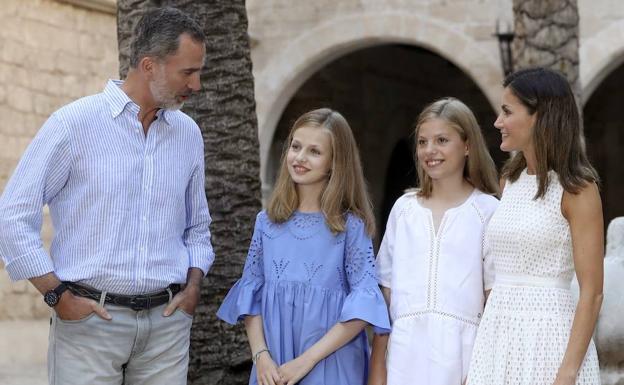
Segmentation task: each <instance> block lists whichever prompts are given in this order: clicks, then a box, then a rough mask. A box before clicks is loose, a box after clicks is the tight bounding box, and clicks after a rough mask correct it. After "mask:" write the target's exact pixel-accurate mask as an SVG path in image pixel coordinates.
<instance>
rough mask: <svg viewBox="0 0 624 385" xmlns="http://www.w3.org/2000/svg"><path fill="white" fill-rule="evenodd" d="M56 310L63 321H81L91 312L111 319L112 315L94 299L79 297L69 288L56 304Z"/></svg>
mask: <svg viewBox="0 0 624 385" xmlns="http://www.w3.org/2000/svg"><path fill="white" fill-rule="evenodd" d="M54 311H55V312H56V314H57V315H58V317H59V318H60V319H61V320H63V321H79V320H81V319H83V318H86V317H87V316H89V314H91V313H95V314H97V315H98V316H100V317H101V318H103V319H105V320H111V319H112V317H111V316H110V314H108V312H107V311H106V309H104V308H103V307H102V306H100V305H99V304H98V303H97V302H95V301H94V300H92V299H88V298H84V297H79V296H77V295H74V293H72V292H71V291H69V290H66V291H65V292H64V293H63V295H61V298H60V300H59V303H58V304H56V306H54Z"/></svg>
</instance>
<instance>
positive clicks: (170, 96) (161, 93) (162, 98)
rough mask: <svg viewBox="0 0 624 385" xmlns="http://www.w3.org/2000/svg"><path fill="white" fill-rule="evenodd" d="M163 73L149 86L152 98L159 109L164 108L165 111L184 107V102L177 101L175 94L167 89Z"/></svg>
mask: <svg viewBox="0 0 624 385" xmlns="http://www.w3.org/2000/svg"><path fill="white" fill-rule="evenodd" d="M163 72H164V71H163ZM163 72H160V73H159V74H158V76H157V77H156V78H155V79H154V80H153V81H152V82H150V84H149V88H150V92H151V93H152V97H153V98H154V101H155V102H156V104H157V105H158V107H160V108H164V109H166V110H179V109H180V108H182V106H183V105H184V102H183V101H182V102H180V101H178V100H177V98H176V95H175V93H173V92H171V90H169V88H168V87H167V80H166V79H165V74H164V73H163Z"/></svg>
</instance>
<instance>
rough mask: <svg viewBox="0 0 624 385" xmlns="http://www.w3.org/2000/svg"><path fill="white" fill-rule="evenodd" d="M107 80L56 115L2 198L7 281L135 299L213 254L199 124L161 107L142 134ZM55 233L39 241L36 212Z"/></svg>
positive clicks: (0, 251)
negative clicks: (52, 277)
mask: <svg viewBox="0 0 624 385" xmlns="http://www.w3.org/2000/svg"><path fill="white" fill-rule="evenodd" d="M121 84H122V83H121V82H118V81H113V80H111V81H109V82H108V84H107V85H106V88H105V89H104V91H103V92H102V93H100V94H97V95H93V96H88V97H85V98H82V99H79V100H77V101H75V102H73V103H71V104H69V105H67V106H64V107H62V108H61V109H59V110H58V111H56V112H55V113H54V114H52V116H50V118H49V119H48V120H47V121H46V123H45V124H44V125H43V127H42V128H41V129H40V131H39V132H38V133H37V135H36V136H35V138H34V139H33V141H32V143H31V144H30V145H29V146H28V148H27V149H26V152H25V153H24V156H23V157H22V159H21V161H20V162H19V164H18V166H17V169H16V170H15V173H14V175H13V176H12V177H11V179H10V181H9V182H8V184H7V186H6V188H5V190H4V193H3V195H2V197H1V198H0V255H1V256H2V258H3V259H4V262H5V264H6V270H7V272H8V273H9V276H10V277H11V278H12V279H13V280H20V279H28V278H32V277H37V276H41V275H44V274H46V273H50V272H54V273H55V274H56V275H57V276H58V277H59V278H60V279H61V280H63V281H72V282H82V283H85V284H87V285H90V286H92V287H95V288H97V289H100V290H107V291H109V292H113V293H120V294H138V293H146V292H150V291H154V290H160V289H163V288H165V287H166V286H167V285H169V284H171V283H183V282H186V275H187V271H188V269H189V268H190V267H198V268H200V269H201V270H203V271H204V273H206V272H208V269H209V268H210V266H211V264H212V262H213V260H214V253H213V250H212V246H211V244H210V232H209V229H208V226H209V224H210V214H209V212H208V204H207V202H206V195H205V192H204V148H203V139H202V135H201V132H200V130H199V127H198V126H197V124H196V123H195V122H194V121H193V120H192V119H191V118H190V117H188V116H187V115H186V114H184V113H183V112H181V111H172V110H160V111H159V112H158V113H157V119H156V120H155V121H154V122H153V123H152V124H151V126H150V128H149V131H148V133H147V135H145V134H144V133H143V127H142V125H141V123H140V122H139V120H138V118H137V116H138V112H139V106H138V105H136V104H135V103H134V102H132V100H130V98H129V97H128V96H127V95H126V94H125V93H124V92H123V90H122V89H121V88H120V86H121ZM46 204H47V205H48V206H49V208H50V214H51V217H52V223H53V226H54V229H55V234H54V238H53V241H52V245H51V249H50V255H48V253H47V252H46V251H45V249H44V247H43V243H42V240H41V236H40V230H41V224H42V215H43V214H42V212H43V206H44V205H46Z"/></svg>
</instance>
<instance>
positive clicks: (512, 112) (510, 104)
mask: <svg viewBox="0 0 624 385" xmlns="http://www.w3.org/2000/svg"><path fill="white" fill-rule="evenodd" d="M536 118H537V114H533V115H531V114H529V110H528V109H527V108H526V107H525V105H524V104H522V102H521V101H520V99H518V98H517V97H516V95H514V94H513V92H511V90H510V89H509V87H505V89H504V90H503V99H502V106H501V113H500V114H499V115H498V118H497V119H496V121H495V122H494V127H496V128H498V129H499V130H500V132H501V145H500V149H501V150H503V151H506V152H509V151H522V152H526V151H527V150H528V149H530V148H532V145H533V127H534V126H535V120H536Z"/></svg>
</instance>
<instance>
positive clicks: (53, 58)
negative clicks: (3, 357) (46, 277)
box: [0, 0, 118, 320]
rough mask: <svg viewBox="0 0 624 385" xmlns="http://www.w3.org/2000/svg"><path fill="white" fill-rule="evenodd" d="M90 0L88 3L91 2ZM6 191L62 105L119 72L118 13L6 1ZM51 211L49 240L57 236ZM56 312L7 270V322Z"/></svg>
mask: <svg viewBox="0 0 624 385" xmlns="http://www.w3.org/2000/svg"><path fill="white" fill-rule="evenodd" d="M85 3H86V2H85ZM0 25H2V28H0V47H2V53H1V56H0V116H2V119H0V191H2V190H3V189H4V186H5V185H6V182H7V181H8V178H9V177H10V176H11V174H12V173H13V170H14V169H15V166H16V165H17V162H18V161H19V159H20V157H21V155H22V153H23V152H24V150H25V149H26V146H27V145H28V144H29V143H30V141H31V140H32V138H33V136H34V135H35V134H36V133H37V131H38V130H39V128H40V127H41V125H42V124H43V122H44V121H45V120H46V119H47V117H48V116H49V115H50V114H51V113H52V112H53V111H54V110H56V109H57V108H59V107H60V106H62V105H64V104H66V103H68V102H70V101H72V100H74V99H77V98H80V97H82V96H86V95H89V94H93V93H96V92H98V91H99V90H101V89H102V88H103V86H104V85H105V82H106V80H107V79H108V78H111V77H113V78H116V77H117V76H118V75H117V73H118V72H117V68H118V64H117V36H116V21H115V16H114V15H113V14H110V13H105V12H98V11H93V10H89V9H86V8H83V7H78V6H75V5H69V4H67V3H62V2H57V1H53V0H2V4H1V5H0ZM51 232H52V230H51V226H50V223H49V218H48V216H47V215H46V219H45V224H44V229H43V238H44V240H45V242H46V244H48V243H49V241H50V238H51ZM47 314H48V309H47V306H45V304H43V302H42V301H41V299H40V297H39V293H37V292H36V291H35V290H34V289H33V288H32V286H31V285H30V284H29V283H28V282H26V281H24V282H18V283H10V281H9V278H8V275H7V274H6V272H5V271H4V269H3V268H1V267H0V320H3V319H27V318H40V317H45V316H47Z"/></svg>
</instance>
